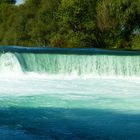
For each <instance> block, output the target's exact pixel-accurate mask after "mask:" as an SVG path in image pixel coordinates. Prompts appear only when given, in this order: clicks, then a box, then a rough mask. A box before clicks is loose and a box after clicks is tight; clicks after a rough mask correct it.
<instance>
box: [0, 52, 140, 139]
mask: <svg viewBox="0 0 140 140" xmlns="http://www.w3.org/2000/svg"><path fill="white" fill-rule="evenodd" d="M40 57H41V56H36V55H33V54H32V57H31V56H30V55H29V56H28V55H27V54H22V55H20V54H16V55H15V54H11V53H8V54H2V55H1V57H0V68H1V70H0V71H1V75H0V139H2V140H7V139H8V140H13V139H14V140H19V139H21V140H32V139H34V140H55V139H60V140H61V139H62V140H65V139H72V140H75V139H76V140H83V139H84V140H88V139H89V140H90V139H93V140H94V139H97V140H118V139H119V140H124V139H127V140H129V139H130V140H136V139H140V134H139V132H140V77H139V64H140V61H139V56H137V57H136V58H135V57H134V56H133V57H131V56H126V58H125V59H122V58H121V57H119V56H118V57H117V58H116V59H115V56H111V57H110V58H111V59H112V60H110V59H109V56H101V58H100V57H98V56H97V57H96V56H93V57H92V56H91V58H89V57H90V56H85V58H84V56H83V57H82V56H81V57H82V59H83V60H82V61H81V60H78V59H81V57H78V56H68V58H67V57H66V56H63V55H62V56H59V57H58V56H57V57H56V56H54V55H52V56H51V55H46V57H45V55H43V57H41V58H40ZM73 57H74V58H73ZM106 58H107V59H106ZM63 59H64V60H63ZM93 59H95V60H96V61H95V60H93ZM102 59H103V60H104V64H105V65H104V66H99V64H101V65H102V64H103V63H102V62H101V60H102ZM92 60H93V62H94V63H96V66H95V67H96V70H95V71H94V69H93V67H91V66H90V63H93V62H92ZM105 60H106V61H105ZM120 60H121V61H122V60H124V61H125V62H126V64H124V62H122V63H121V64H119V62H117V61H120ZM130 60H131V61H132V60H133V61H134V62H133V63H132V62H131V61H130ZM87 61H88V63H87V64H85V63H86V62H87ZM111 61H112V62H111ZM34 63H35V66H33V65H34ZM65 63H66V64H67V65H68V67H66V66H67V65H65ZM74 63H77V64H74ZM94 63H93V64H94ZM53 64H54V65H53ZM72 64H74V68H73V65H72ZM82 64H84V65H82ZM93 64H91V65H93ZM62 65H65V66H64V67H63V68H62V69H60V68H61V66H62ZM111 65H117V66H115V70H116V71H114V66H111ZM54 66H55V67H54ZM86 66H87V67H86ZM97 66H98V67H97ZM71 67H72V68H71ZM95 67H94V68H95ZM116 67H117V68H116ZM121 67H122V68H121ZM57 68H59V69H57ZM100 68H101V70H100ZM119 68H121V70H119V71H121V72H119V71H118V69H119ZM129 68H130V69H129ZM80 69H81V73H79V74H77V71H78V72H79V70H80ZM110 69H112V72H110V75H109V72H108V71H109V70H110ZM125 70H126V71H125ZM101 71H102V72H101ZM62 72H63V73H62ZM86 72H89V73H88V74H87V75H86ZM95 75H96V76H95Z"/></svg>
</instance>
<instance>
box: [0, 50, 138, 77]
mask: <svg viewBox="0 0 140 140" xmlns="http://www.w3.org/2000/svg"><path fill="white" fill-rule="evenodd" d="M23 70H24V71H25V72H36V73H40V74H45V73H46V74H57V75H58V74H61V75H62V74H63V75H77V76H85V75H87V76H90V78H94V77H119V76H121V77H140V56H108V55H92V56H88V55H59V54H55V55H54V54H53V55H52V54H17V53H16V54H12V53H6V54H2V55H1V56H0V71H1V72H14V73H17V72H21V71H23Z"/></svg>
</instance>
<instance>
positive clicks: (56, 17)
mask: <svg viewBox="0 0 140 140" xmlns="http://www.w3.org/2000/svg"><path fill="white" fill-rule="evenodd" d="M139 5H140V0H135V1H132V0H25V2H24V3H23V4H22V5H15V0H7V1H6V0H3V1H2V0H1V2H0V44H1V45H22V46H47V45H49V46H55V47H69V48H72V47H98V48H125V49H140V45H139V44H140V7H139Z"/></svg>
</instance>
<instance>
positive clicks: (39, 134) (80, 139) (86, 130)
mask: <svg viewBox="0 0 140 140" xmlns="http://www.w3.org/2000/svg"><path fill="white" fill-rule="evenodd" d="M5 128H8V129H9V130H12V131H14V132H11V133H14V134H15V135H16V136H15V135H11V133H8V132H6V134H5V133H3V134H2V131H5ZM7 131H8V130H7ZM19 131H22V132H23V133H24V134H26V138H25V137H21V136H20V135H22V134H23V133H19ZM139 132H140V114H123V113H117V112H116V113H115V112H111V111H107V110H98V109H97V110H96V109H64V108H0V137H1V138H0V139H1V140H6V139H8V140H18V139H20V140H24V139H26V140H28V138H29V136H33V138H32V139H33V140H118V139H119V140H121V139H122V140H129V139H130V140H136V139H140V133H139ZM4 135H6V136H4ZM8 135H10V136H8ZM12 136H14V138H13V137H12ZM32 139H29V140H32Z"/></svg>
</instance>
